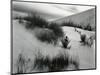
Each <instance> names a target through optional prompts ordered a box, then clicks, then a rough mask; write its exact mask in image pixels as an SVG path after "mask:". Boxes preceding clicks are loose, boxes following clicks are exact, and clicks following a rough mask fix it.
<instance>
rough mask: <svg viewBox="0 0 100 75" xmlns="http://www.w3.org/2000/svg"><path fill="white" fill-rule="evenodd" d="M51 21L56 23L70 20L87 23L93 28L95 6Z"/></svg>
mask: <svg viewBox="0 0 100 75" xmlns="http://www.w3.org/2000/svg"><path fill="white" fill-rule="evenodd" d="M53 21H54V22H57V23H62V22H69V21H72V22H74V23H76V24H81V25H87V24H88V23H89V24H90V25H91V26H92V27H93V28H95V8H93V9H90V10H87V11H84V12H81V13H78V14H74V15H71V16H67V17H64V18H60V19H56V20H53Z"/></svg>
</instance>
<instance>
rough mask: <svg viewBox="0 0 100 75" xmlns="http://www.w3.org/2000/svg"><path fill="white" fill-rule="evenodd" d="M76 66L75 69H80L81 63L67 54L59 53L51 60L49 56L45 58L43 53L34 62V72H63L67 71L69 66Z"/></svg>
mask: <svg viewBox="0 0 100 75" xmlns="http://www.w3.org/2000/svg"><path fill="white" fill-rule="evenodd" d="M71 64H72V65H74V67H75V69H78V68H79V62H78V61H77V60H72V59H70V58H69V55H67V54H66V53H63V54H62V53H59V54H58V55H57V56H55V57H54V58H52V59H50V58H49V56H44V55H43V54H42V53H40V52H39V53H38V54H37V55H36V57H35V60H34V65H33V68H32V70H34V69H36V70H39V71H43V70H44V69H47V70H45V71H49V72H51V71H61V70H64V69H67V68H68V66H69V65H71Z"/></svg>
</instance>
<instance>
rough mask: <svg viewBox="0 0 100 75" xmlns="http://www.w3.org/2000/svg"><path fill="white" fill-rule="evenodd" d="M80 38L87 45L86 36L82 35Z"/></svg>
mask: <svg viewBox="0 0 100 75" xmlns="http://www.w3.org/2000/svg"><path fill="white" fill-rule="evenodd" d="M80 38H81V42H83V43H85V40H86V35H85V34H81V35H80Z"/></svg>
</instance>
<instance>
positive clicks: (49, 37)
mask: <svg viewBox="0 0 100 75" xmlns="http://www.w3.org/2000/svg"><path fill="white" fill-rule="evenodd" d="M36 37H37V38H38V39H39V40H40V41H42V42H46V43H54V42H57V36H56V35H55V34H54V32H53V31H52V30H50V29H47V28H38V29H36Z"/></svg>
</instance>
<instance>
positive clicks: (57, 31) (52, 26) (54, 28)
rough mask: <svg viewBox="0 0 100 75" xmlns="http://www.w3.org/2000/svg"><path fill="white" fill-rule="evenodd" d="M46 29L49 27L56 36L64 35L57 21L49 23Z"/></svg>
mask: <svg viewBox="0 0 100 75" xmlns="http://www.w3.org/2000/svg"><path fill="white" fill-rule="evenodd" d="M48 29H51V30H52V31H53V32H54V34H55V35H56V37H57V38H60V37H63V36H64V32H63V30H62V28H61V26H60V25H59V24H57V23H50V24H49V25H48Z"/></svg>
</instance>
